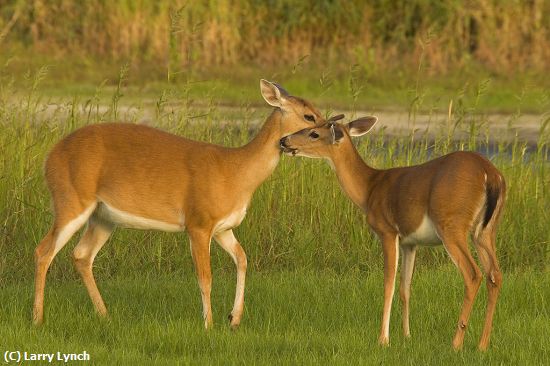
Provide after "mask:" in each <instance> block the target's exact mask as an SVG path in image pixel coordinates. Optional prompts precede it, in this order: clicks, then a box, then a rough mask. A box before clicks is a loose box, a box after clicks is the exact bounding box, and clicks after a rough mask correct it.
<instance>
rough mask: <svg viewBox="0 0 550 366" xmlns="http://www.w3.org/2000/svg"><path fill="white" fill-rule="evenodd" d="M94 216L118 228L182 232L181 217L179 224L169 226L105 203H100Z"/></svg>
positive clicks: (183, 228)
mask: <svg viewBox="0 0 550 366" xmlns="http://www.w3.org/2000/svg"><path fill="white" fill-rule="evenodd" d="M96 214H97V215H98V216H99V217H100V218H102V219H103V220H106V221H109V222H112V223H114V224H116V225H118V226H121V227H126V228H131V229H142V230H160V231H171V232H177V231H184V230H185V226H184V218H183V215H182V217H181V222H180V223H179V224H177V225H176V224H170V223H167V222H163V221H159V220H154V219H148V218H146V217H141V216H137V215H133V214H131V213H129V212H126V211H122V210H119V209H116V208H114V207H112V206H110V205H108V204H106V203H105V202H102V203H101V204H100V205H99V207H98V209H97V211H96Z"/></svg>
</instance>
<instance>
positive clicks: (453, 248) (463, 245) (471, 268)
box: [442, 235, 482, 350]
mask: <svg viewBox="0 0 550 366" xmlns="http://www.w3.org/2000/svg"><path fill="white" fill-rule="evenodd" d="M442 241H443V245H444V246H445V249H446V250H447V252H448V253H449V256H450V257H451V259H452V261H453V262H454V264H455V265H456V266H457V267H458V269H459V270H460V272H461V273H462V277H463V278H464V302H463V304H462V310H461V312H460V317H459V320H458V328H457V330H456V333H455V336H454V339H453V348H454V349H455V350H459V349H461V348H462V344H463V342H464V334H465V332H466V326H467V325H468V319H469V318H470V313H471V311H472V307H473V305H474V299H475V297H476V294H477V292H478V290H479V286H480V284H481V277H482V276H481V271H480V270H479V267H478V266H477V265H476V263H475V261H474V259H473V258H472V255H471V254H470V251H469V249H468V240H467V238H466V235H464V236H462V235H461V236H460V237H459V238H456V237H450V236H447V237H446V236H444V235H443V236H442Z"/></svg>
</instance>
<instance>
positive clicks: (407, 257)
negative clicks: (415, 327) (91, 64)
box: [399, 245, 416, 337]
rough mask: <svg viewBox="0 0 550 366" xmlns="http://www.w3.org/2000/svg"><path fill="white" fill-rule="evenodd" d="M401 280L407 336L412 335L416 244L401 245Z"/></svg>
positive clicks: (404, 329) (404, 326)
mask: <svg viewBox="0 0 550 366" xmlns="http://www.w3.org/2000/svg"><path fill="white" fill-rule="evenodd" d="M401 254H402V257H401V281H400V286H399V290H400V291H399V293H400V295H401V305H402V309H403V315H402V316H403V334H404V335H405V337H410V336H411V331H410V328H409V299H410V296H411V281H412V276H413V272H414V260H415V257H416V245H411V246H409V245H402V246H401Z"/></svg>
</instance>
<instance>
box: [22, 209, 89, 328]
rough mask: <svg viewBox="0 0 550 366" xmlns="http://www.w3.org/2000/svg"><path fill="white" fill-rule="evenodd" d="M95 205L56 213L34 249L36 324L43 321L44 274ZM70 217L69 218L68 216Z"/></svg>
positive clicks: (34, 317)
mask: <svg viewBox="0 0 550 366" xmlns="http://www.w3.org/2000/svg"><path fill="white" fill-rule="evenodd" d="M95 207H96V203H93V204H92V205H90V206H88V207H87V208H81V209H80V210H75V211H76V214H75V213H73V214H59V213H56V219H55V223H54V224H53V226H52V228H51V229H50V231H48V233H47V234H46V236H45V237H44V239H42V241H41V242H40V244H38V246H37V247H36V249H35V251H34V258H35V281H34V283H35V288H34V308H33V322H34V324H36V325H39V324H42V322H43V321H44V288H45V287H46V274H47V272H48V268H50V264H51V263H52V261H53V259H54V257H55V255H56V254H57V253H58V252H59V251H60V250H61V248H63V247H64V246H65V244H67V242H68V241H69V240H70V239H71V237H72V236H73V235H74V234H75V233H76V232H77V231H78V230H79V229H80V228H81V227H82V225H84V223H85V222H86V221H87V220H88V218H89V217H90V215H91V214H92V212H93V211H94V209H95ZM68 217H70V218H68Z"/></svg>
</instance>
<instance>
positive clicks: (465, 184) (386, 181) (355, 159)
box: [281, 117, 506, 350]
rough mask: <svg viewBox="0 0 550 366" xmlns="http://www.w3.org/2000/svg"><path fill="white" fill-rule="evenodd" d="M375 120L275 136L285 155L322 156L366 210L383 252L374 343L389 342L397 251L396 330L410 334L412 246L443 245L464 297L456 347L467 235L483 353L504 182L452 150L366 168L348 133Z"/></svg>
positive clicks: (494, 288)
mask: <svg viewBox="0 0 550 366" xmlns="http://www.w3.org/2000/svg"><path fill="white" fill-rule="evenodd" d="M376 121H377V119H376V117H365V118H361V119H358V120H355V121H353V122H350V123H348V124H347V125H337V124H333V123H330V122H329V123H327V124H325V125H323V126H320V127H312V128H306V129H304V130H302V131H298V132H296V133H294V134H292V135H290V136H286V137H284V138H282V139H281V148H282V149H283V151H284V152H285V153H287V154H291V155H302V156H307V157H312V158H325V159H327V160H329V162H330V163H331V165H332V166H333V168H334V169H335V171H336V174H337V176H338V180H339V182H340V185H341V186H342V188H343V190H344V191H345V192H346V193H347V195H348V196H349V197H350V199H351V200H352V201H353V202H354V203H355V204H356V205H357V206H359V207H360V208H361V209H363V211H364V212H365V213H366V214H367V222H368V223H369V225H370V227H371V228H372V230H373V231H374V232H375V233H376V234H377V235H378V237H379V238H380V240H381V242H382V247H383V252H384V311H383V317H382V327H381V331H380V338H379V342H380V343H381V344H382V345H387V344H388V343H389V322H390V311H391V304H392V298H393V292H394V287H395V277H396V271H397V260H398V255H399V253H398V249H401V253H402V262H401V265H402V268H401V286H400V287H401V288H400V293H401V300H402V306H403V332H404V334H405V336H407V337H409V336H410V330H409V297H410V286H411V279H412V274H413V268H414V259H415V253H416V246H417V245H434V244H439V243H441V242H443V245H444V247H445V249H446V250H447V252H448V253H449V256H450V257H451V259H452V261H453V262H454V264H455V265H456V266H457V267H458V268H459V269H460V271H461V272H462V275H463V277H464V284H465V296H464V303H463V305H462V311H461V312H460V318H459V321H458V329H457V331H456V334H455V337H454V340H453V347H454V348H455V349H460V348H461V347H462V343H463V340H464V332H465V330H466V325H467V324H468V318H469V316H470V312H471V310H472V305H473V302H474V298H475V296H476V294H477V291H478V289H479V286H480V284H481V278H482V276H481V272H480V270H479V268H478V267H477V265H476V264H475V262H474V260H473V258H472V256H471V254H470V251H469V249H468V234H472V238H473V242H474V244H475V247H476V249H477V252H478V255H479V258H480V260H481V263H482V265H483V269H484V271H485V275H486V277H487V289H488V297H489V301H488V304H487V313H486V317H485V326H484V328H483V334H482V336H481V341H480V343H479V348H480V349H482V350H485V349H486V348H487V346H488V345H489V336H490V334H491V326H492V321H493V314H494V311H495V306H496V301H497V297H498V294H499V291H500V287H501V284H502V275H501V273H500V270H499V266H498V260H497V257H496V253H495V236H496V229H497V224H498V222H499V219H500V215H501V212H502V208H503V205H504V199H505V192H506V186H505V183H504V178H503V177H502V175H501V174H500V172H499V171H498V170H497V169H496V168H495V167H494V166H493V165H492V164H491V163H490V162H489V161H488V160H487V159H485V158H484V157H482V156H481V155H479V154H476V153H471V152H454V153H451V154H448V155H445V156H442V157H440V158H437V159H434V160H432V161H429V162H427V163H424V164H421V165H416V166H410V167H403V168H393V169H387V170H377V169H373V168H371V167H370V166H368V165H367V164H365V162H364V161H363V160H362V159H361V157H360V156H359V153H358V152H357V150H356V149H355V147H354V145H353V143H352V141H351V136H361V135H364V134H366V133H367V132H369V130H370V129H371V128H372V127H373V126H374V124H375V123H376Z"/></svg>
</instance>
